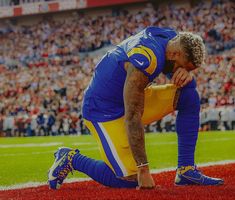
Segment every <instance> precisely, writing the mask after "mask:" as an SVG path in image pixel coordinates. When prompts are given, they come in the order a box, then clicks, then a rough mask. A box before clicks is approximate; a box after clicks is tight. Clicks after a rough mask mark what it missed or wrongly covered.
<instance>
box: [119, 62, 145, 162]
mask: <svg viewBox="0 0 235 200" xmlns="http://www.w3.org/2000/svg"><path fill="white" fill-rule="evenodd" d="M148 83H149V80H148V78H147V76H145V75H144V74H143V73H142V72H141V71H139V70H138V69H136V68H135V67H134V66H133V65H132V64H130V63H128V65H127V77H126V81H125V86H124V103H125V124H126V129H127V134H128V140H129V144H130V147H131V151H132V154H133V157H134V159H135V161H136V163H137V165H139V164H141V163H145V162H147V156H146V151H145V141H144V127H143V124H142V122H141V118H142V115H143V112H144V89H145V87H146V86H147V85H148Z"/></svg>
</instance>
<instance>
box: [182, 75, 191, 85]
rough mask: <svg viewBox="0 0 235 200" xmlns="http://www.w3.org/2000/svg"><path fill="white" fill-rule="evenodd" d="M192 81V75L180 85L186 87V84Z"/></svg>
mask: <svg viewBox="0 0 235 200" xmlns="http://www.w3.org/2000/svg"><path fill="white" fill-rule="evenodd" d="M191 81H192V77H191V76H187V78H186V79H185V80H184V82H183V83H181V86H180V87H184V86H185V85H187V84H188V83H189V82H191Z"/></svg>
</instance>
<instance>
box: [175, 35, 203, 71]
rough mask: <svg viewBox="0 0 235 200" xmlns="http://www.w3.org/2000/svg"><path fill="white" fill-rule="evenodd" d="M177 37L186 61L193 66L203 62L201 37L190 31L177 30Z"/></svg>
mask: <svg viewBox="0 0 235 200" xmlns="http://www.w3.org/2000/svg"><path fill="white" fill-rule="evenodd" d="M179 37H180V44H181V45H182V46H183V48H184V51H185V53H186V56H187V59H188V61H189V62H192V64H193V65H194V66H195V67H200V66H201V65H202V64H203V63H204V60H205V54H206V48H205V44H204V43H203V40H202V38H201V37H200V36H199V35H196V34H193V33H191V32H179Z"/></svg>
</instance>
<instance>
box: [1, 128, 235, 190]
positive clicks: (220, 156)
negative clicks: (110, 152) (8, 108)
mask: <svg viewBox="0 0 235 200" xmlns="http://www.w3.org/2000/svg"><path fill="white" fill-rule="evenodd" d="M59 146H68V147H72V148H79V149H80V151H81V153H83V154H85V155H87V156H89V157H92V158H95V159H100V155H99V151H98V147H97V144H96V142H95V140H94V139H93V137H91V136H58V137H32V138H0V159H1V160H0V186H9V185H14V184H18V183H26V182H45V181H46V180H47V176H46V175H47V171H48V169H49V168H50V166H51V165H52V163H53V160H54V157H53V152H54V151H55V150H56V149H57V148H58V147H59ZM146 146H147V153H148V158H149V162H150V166H151V168H152V169H160V168H166V167H175V166H176V164H177V136H176V134H174V133H172V134H153V133H152V134H146ZM234 146H235V132H234V131H229V132H207V133H200V134H199V139H198V144H197V150H196V162H197V163H207V162H214V161H223V160H235V148H234ZM73 177H85V176H84V175H83V174H80V173H75V174H74V175H73Z"/></svg>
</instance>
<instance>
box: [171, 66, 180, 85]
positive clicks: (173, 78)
mask: <svg viewBox="0 0 235 200" xmlns="http://www.w3.org/2000/svg"><path fill="white" fill-rule="evenodd" d="M180 72H181V68H178V69H177V70H176V71H175V72H174V74H173V76H172V78H171V83H175V80H176V78H177V76H178V74H179V73H180Z"/></svg>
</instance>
